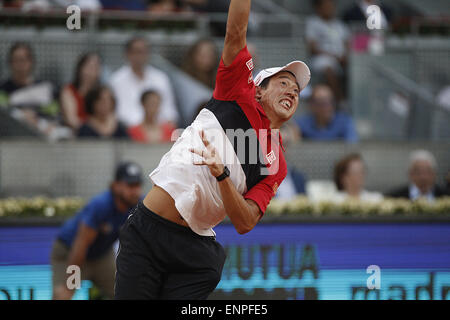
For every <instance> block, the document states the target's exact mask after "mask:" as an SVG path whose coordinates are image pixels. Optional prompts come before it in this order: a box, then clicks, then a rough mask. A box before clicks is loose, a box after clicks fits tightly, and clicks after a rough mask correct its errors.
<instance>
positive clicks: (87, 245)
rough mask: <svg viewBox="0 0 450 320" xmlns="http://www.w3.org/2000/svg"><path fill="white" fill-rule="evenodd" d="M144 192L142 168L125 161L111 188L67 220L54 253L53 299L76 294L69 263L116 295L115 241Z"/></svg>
mask: <svg viewBox="0 0 450 320" xmlns="http://www.w3.org/2000/svg"><path fill="white" fill-rule="evenodd" d="M141 194H142V169H141V168H140V166H138V165H137V164H135V163H133V162H123V163H121V164H119V165H118V167H117V168H116V172H115V178H114V181H113V182H112V183H111V186H110V189H109V190H108V191H105V192H103V193H101V194H99V195H97V196H95V197H94V198H92V199H91V201H90V202H89V203H88V204H87V205H86V206H85V207H84V208H83V209H82V210H81V211H80V212H78V213H77V214H76V215H75V216H74V217H72V218H71V219H69V220H68V221H66V222H65V223H64V225H63V226H62V227H61V229H60V231H59V233H58V235H57V239H56V240H55V242H54V244H53V249H52V253H51V264H52V271H53V275H52V281H53V299H58V300H59V299H71V298H72V296H73V294H74V290H71V289H70V288H69V287H68V285H67V282H68V277H69V276H70V275H71V274H73V271H69V272H68V266H79V267H80V273H81V279H82V280H91V281H92V282H93V283H94V284H95V285H96V286H97V287H98V288H99V289H100V290H101V291H102V293H103V295H104V296H106V297H108V298H112V297H113V296H114V278H115V271H116V270H115V255H114V251H113V244H114V242H115V241H116V240H117V239H118V237H119V229H120V227H121V226H122V225H123V224H124V223H125V221H126V220H127V218H128V214H129V211H130V209H131V208H133V207H134V206H136V204H137V203H138V201H139V199H140V197H141ZM71 270H72V269H71ZM81 279H80V280H81ZM69 281H70V280H69Z"/></svg>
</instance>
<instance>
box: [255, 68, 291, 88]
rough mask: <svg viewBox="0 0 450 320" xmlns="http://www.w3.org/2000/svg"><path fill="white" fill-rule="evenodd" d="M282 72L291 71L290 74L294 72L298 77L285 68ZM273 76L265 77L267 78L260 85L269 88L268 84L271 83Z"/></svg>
mask: <svg viewBox="0 0 450 320" xmlns="http://www.w3.org/2000/svg"><path fill="white" fill-rule="evenodd" d="M282 72H289V73H290V74H292V75H293V76H294V78H296V77H295V74H293V73H292V72H291V71H288V70H283V71H282ZM273 76H274V75H273ZM273 76H271V77H268V78H265V79H264V80H263V81H262V82H261V83H260V84H259V86H260V87H261V88H263V89H267V86H268V85H269V82H270V79H272V77H273Z"/></svg>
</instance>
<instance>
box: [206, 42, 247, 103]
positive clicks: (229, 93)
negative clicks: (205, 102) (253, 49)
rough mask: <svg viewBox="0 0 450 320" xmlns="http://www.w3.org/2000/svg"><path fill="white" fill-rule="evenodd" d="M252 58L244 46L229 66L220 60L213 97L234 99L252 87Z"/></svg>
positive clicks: (227, 99) (224, 99)
mask: <svg viewBox="0 0 450 320" xmlns="http://www.w3.org/2000/svg"><path fill="white" fill-rule="evenodd" d="M252 70H253V59H252V56H251V55H250V53H249V52H248V49H247V47H244V48H243V49H242V50H241V51H239V53H238V54H237V56H236V57H235V58H234V60H233V62H232V63H231V64H230V65H229V66H225V64H224V63H223V60H222V59H221V60H220V64H219V68H218V69H217V76H216V87H215V88H214V93H213V97H214V99H217V100H222V101H234V100H237V99H238V98H240V97H241V96H243V95H245V94H246V93H248V92H249V90H251V89H253V88H254V86H255V85H254V83H253V74H252Z"/></svg>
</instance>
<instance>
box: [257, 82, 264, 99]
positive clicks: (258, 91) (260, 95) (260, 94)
mask: <svg viewBox="0 0 450 320" xmlns="http://www.w3.org/2000/svg"><path fill="white" fill-rule="evenodd" d="M263 90H264V89H263V88H262V87H260V86H257V87H256V90H255V99H256V101H258V102H259V101H260V100H261V97H262V93H263Z"/></svg>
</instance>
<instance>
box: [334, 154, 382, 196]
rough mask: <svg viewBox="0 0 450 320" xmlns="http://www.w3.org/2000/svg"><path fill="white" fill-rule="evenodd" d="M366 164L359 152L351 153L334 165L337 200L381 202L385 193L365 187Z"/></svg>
mask: <svg viewBox="0 0 450 320" xmlns="http://www.w3.org/2000/svg"><path fill="white" fill-rule="evenodd" d="M365 178H366V166H365V164H364V161H363V159H362V157H361V155H359V154H358V153H351V154H349V155H347V156H345V157H344V158H342V159H341V160H340V161H339V162H338V163H336V165H335V167H334V182H335V184H336V187H337V189H338V192H337V193H336V195H335V201H336V202H343V201H345V200H350V199H354V200H360V201H367V202H379V201H381V200H383V195H382V194H381V193H378V192H369V191H367V190H365V189H364V184H365Z"/></svg>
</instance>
